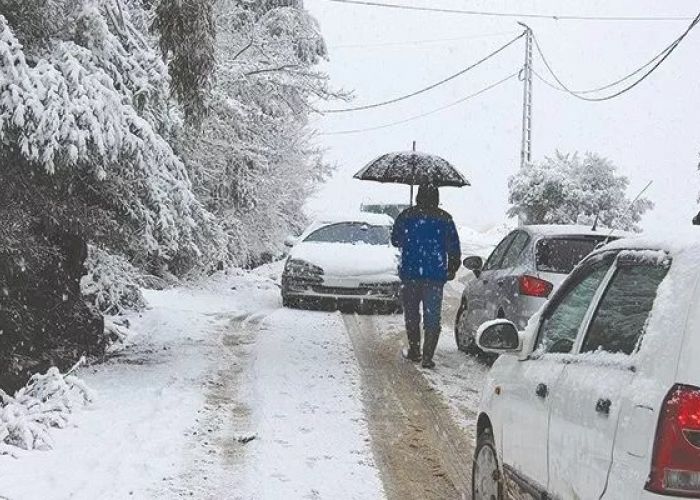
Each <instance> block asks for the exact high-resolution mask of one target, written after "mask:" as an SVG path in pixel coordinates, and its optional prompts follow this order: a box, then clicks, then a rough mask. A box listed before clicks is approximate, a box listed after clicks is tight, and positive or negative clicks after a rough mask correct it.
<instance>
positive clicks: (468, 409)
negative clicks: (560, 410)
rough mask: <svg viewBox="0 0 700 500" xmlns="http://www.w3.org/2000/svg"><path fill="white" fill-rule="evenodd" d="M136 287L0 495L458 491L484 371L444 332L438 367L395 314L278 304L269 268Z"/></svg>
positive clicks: (1, 460) (8, 473) (0, 482)
mask: <svg viewBox="0 0 700 500" xmlns="http://www.w3.org/2000/svg"><path fill="white" fill-rule="evenodd" d="M273 274H274V270H263V271H259V272H257V273H255V274H247V273H234V274H233V275H228V276H226V275H221V276H217V277H215V278H214V279H211V280H209V281H207V282H206V283H203V284H202V285H201V286H200V287H195V288H191V289H175V290H170V291H163V292H149V294H148V299H149V302H150V304H151V309H150V310H148V311H146V312H144V313H143V314H142V315H140V316H139V317H134V318H132V324H133V328H134V330H135V331H137V332H139V334H140V335H139V336H137V337H136V338H135V339H134V346H133V347H131V348H130V349H128V350H127V351H125V352H124V353H123V354H122V355H121V356H118V357H115V358H113V359H111V360H110V361H109V362H108V363H106V364H103V365H100V366H96V367H94V368H88V369H84V370H83V371H82V373H81V376H82V377H83V378H84V379H85V381H86V382H87V383H88V385H89V386H90V387H91V388H93V389H94V390H95V391H96V392H97V400H96V403H95V405H94V406H93V407H91V408H88V409H86V410H82V411H80V412H78V413H77V414H76V415H75V416H74V419H73V422H74V423H75V426H74V427H72V428H70V429H66V430H60V431H56V432H54V436H55V447H54V449H53V450H51V451H48V452H32V453H28V454H25V455H24V456H22V457H20V458H19V459H13V458H10V457H0V497H7V498H11V499H17V500H24V499H53V498H56V499H63V498H76V499H83V498H84V499H93V498H100V499H103V498H104V499H111V498H114V499H117V498H180V497H187V498H205V499H215V498H216V499H222V498H223V499H277V498H285V499H287V498H291V499H296V498H312V499H313V498H333V499H335V498H351V499H354V498H357V499H367V498H372V499H374V498H402V499H403V498H420V499H430V498H462V495H463V493H464V492H465V489H466V485H467V483H468V478H469V472H470V470H469V469H470V466H469V462H470V456H471V452H470V449H469V448H470V446H471V442H472V439H471V435H470V434H471V432H470V427H471V423H472V421H473V411H474V407H475V404H476V401H477V395H478V394H477V393H478V390H479V388H480V386H481V380H482V378H483V374H484V372H485V368H484V367H483V366H481V365H479V364H478V363H476V362H474V361H472V360H471V359H469V358H467V357H466V356H464V355H463V354H462V353H459V352H457V351H456V349H455V347H454V341H453V338H452V335H451V332H450V331H449V327H446V328H445V335H444V336H443V338H442V340H441V343H440V346H439V350H438V352H437V354H436V361H437V362H438V369H437V370H436V371H435V372H424V371H422V370H419V369H417V368H416V367H415V366H414V365H413V364H411V363H406V362H405V361H403V360H402V359H400V357H399V356H398V348H399V346H400V344H401V342H402V341H403V329H402V326H401V318H400V317H397V316H356V315H345V316H344V315H342V314H341V313H338V312H314V311H300V310H289V309H282V308H281V307H280V300H279V296H278V295H279V292H278V290H277V287H276V285H275V283H274V281H273V280H272V279H270V275H273Z"/></svg>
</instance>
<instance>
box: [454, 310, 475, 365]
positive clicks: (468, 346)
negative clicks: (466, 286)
mask: <svg viewBox="0 0 700 500" xmlns="http://www.w3.org/2000/svg"><path fill="white" fill-rule="evenodd" d="M468 313H469V310H468V309H467V305H466V304H465V303H462V305H461V306H459V310H458V311H457V320H456V321H455V342H457V349H459V350H460V351H463V352H466V353H467V354H479V353H480V352H481V349H479V347H478V346H477V345H476V339H475V338H474V332H473V331H471V330H470V329H469V327H468V326H467V314H468Z"/></svg>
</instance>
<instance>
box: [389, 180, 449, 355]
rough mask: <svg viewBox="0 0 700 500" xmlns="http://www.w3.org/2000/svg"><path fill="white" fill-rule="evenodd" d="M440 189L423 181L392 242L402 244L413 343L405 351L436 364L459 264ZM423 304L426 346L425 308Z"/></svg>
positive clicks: (406, 310)
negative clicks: (446, 296)
mask: <svg viewBox="0 0 700 500" xmlns="http://www.w3.org/2000/svg"><path fill="white" fill-rule="evenodd" d="M439 204H440V193H439V191H438V189H437V188H436V187H434V186H420V187H419V188H418V194H417V195H416V205H415V206H414V207H411V208H407V209H406V210H404V211H403V212H401V214H399V216H398V217H397V219H396V221H395V223H394V227H393V230H392V234H391V242H392V244H393V245H394V246H395V247H398V248H400V249H401V264H400V269H399V275H400V277H401V282H402V287H401V290H402V299H403V309H404V319H405V322H406V334H407V336H408V349H405V350H404V351H403V356H404V357H405V358H406V359H410V360H411V361H415V362H419V361H422V366H423V367H424V368H434V367H435V363H434V362H433V355H434V354H435V348H436V347H437V343H438V339H439V338H440V330H441V313H442V295H443V288H444V286H445V283H446V282H447V281H449V280H452V279H454V277H455V275H456V274H457V270H458V269H459V265H460V258H461V252H460V244H459V236H458V234H457V228H456V227H455V224H454V221H453V220H452V216H451V215H450V214H448V213H447V212H445V211H444V210H441V209H440V208H438V205H439ZM421 304H423V330H424V332H425V335H424V341H423V352H422V355H421V333H420V323H421V313H420V307H421Z"/></svg>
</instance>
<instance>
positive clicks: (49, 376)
mask: <svg viewBox="0 0 700 500" xmlns="http://www.w3.org/2000/svg"><path fill="white" fill-rule="evenodd" d="M82 361H83V360H81V362H82ZM79 364H81V363H78V365H75V366H74V367H73V369H72V370H70V371H69V372H68V373H67V374H65V375H62V374H61V373H60V372H59V371H58V368H55V367H54V368H50V369H49V370H48V371H47V372H46V374H43V375H42V374H36V375H34V376H32V378H31V380H30V381H29V383H28V384H27V385H26V386H25V387H23V388H21V389H20V390H18V391H17V392H16V393H15V395H14V396H9V395H8V394H6V393H5V392H3V391H1V390H0V455H2V454H12V453H13V452H12V449H11V448H9V447H18V448H21V449H23V450H35V449H36V450H47V449H50V448H51V446H52V440H51V435H50V429H51V428H64V427H65V426H66V425H67V423H68V418H69V416H70V414H71V413H72V412H73V411H74V409H75V408H76V407H80V406H83V405H85V404H87V403H89V402H91V401H92V399H93V396H92V394H91V393H90V390H89V389H88V388H87V387H86V386H85V384H84V383H83V382H82V381H81V380H80V379H78V378H77V377H75V376H74V375H72V374H71V373H72V372H73V371H74V370H75V369H76V368H77V366H79ZM3 445H4V446H3Z"/></svg>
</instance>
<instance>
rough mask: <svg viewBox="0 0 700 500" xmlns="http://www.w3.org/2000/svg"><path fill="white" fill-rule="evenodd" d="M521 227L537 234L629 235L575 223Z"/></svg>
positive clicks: (620, 236)
mask: <svg viewBox="0 0 700 500" xmlns="http://www.w3.org/2000/svg"><path fill="white" fill-rule="evenodd" d="M522 229H524V230H526V231H528V232H530V233H532V234H535V235H539V236H602V237H607V236H611V237H615V238H623V237H627V236H630V233H626V232H624V231H617V230H614V231H612V232H610V229H607V228H604V227H598V229H597V230H596V231H593V229H592V227H591V226H582V225H575V224H539V225H532V226H523V227H522Z"/></svg>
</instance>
